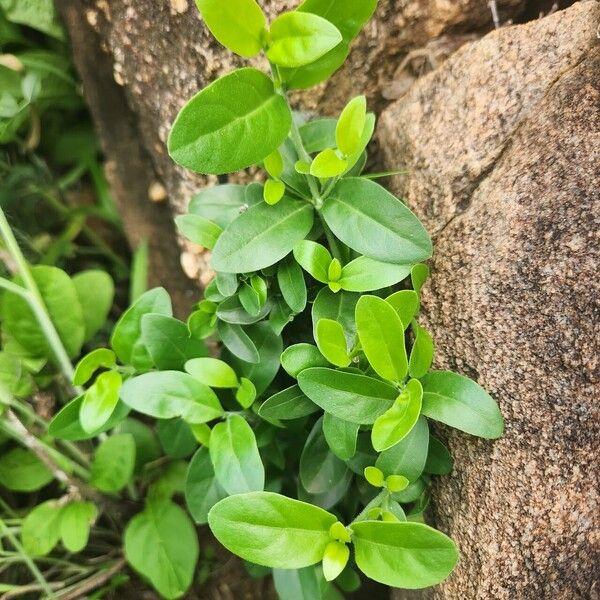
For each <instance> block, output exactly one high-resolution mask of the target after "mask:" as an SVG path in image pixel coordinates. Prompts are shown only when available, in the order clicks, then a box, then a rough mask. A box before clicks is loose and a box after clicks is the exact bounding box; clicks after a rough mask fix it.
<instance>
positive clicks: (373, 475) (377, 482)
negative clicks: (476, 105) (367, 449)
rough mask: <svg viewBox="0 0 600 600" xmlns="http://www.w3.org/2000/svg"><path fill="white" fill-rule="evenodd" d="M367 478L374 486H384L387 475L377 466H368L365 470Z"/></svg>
mask: <svg viewBox="0 0 600 600" xmlns="http://www.w3.org/2000/svg"><path fill="white" fill-rule="evenodd" d="M364 476H365V479H366V480H367V481H368V482H369V484H370V485H372V486H373V487H383V484H384V482H385V477H384V476H383V473H382V472H381V470H380V469H378V468H377V467H372V466H368V467H366V468H365V471H364Z"/></svg>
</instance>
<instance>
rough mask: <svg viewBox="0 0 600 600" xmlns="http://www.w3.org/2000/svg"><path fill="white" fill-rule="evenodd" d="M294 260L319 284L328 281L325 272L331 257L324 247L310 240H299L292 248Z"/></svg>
mask: <svg viewBox="0 0 600 600" xmlns="http://www.w3.org/2000/svg"><path fill="white" fill-rule="evenodd" d="M294 258H295V259H296V261H297V262H298V264H299V265H300V266H301V267H302V268H303V269H304V270H305V271H307V272H308V273H310V274H311V275H312V276H313V277H314V278H315V279H316V280H317V281H320V282H321V283H327V282H328V281H329V277H328V272H327V271H328V269H329V265H330V263H331V260H332V257H331V254H330V253H329V250H327V248H325V246H322V245H321V244H317V242H312V241H311V240H301V241H299V242H298V243H297V244H296V245H295V246H294Z"/></svg>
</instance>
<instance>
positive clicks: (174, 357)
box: [142, 314, 207, 370]
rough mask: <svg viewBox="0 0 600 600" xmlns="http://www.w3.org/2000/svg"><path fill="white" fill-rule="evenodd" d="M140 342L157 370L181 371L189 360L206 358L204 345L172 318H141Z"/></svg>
mask: <svg viewBox="0 0 600 600" xmlns="http://www.w3.org/2000/svg"><path fill="white" fill-rule="evenodd" d="M142 342H143V344H144V346H145V347H146V349H147V350H148V353H149V354H150V357H151V358H152V361H153V362H154V364H155V365H156V367H157V368H159V369H166V370H168V369H176V370H179V369H183V365H184V364H185V363H186V361H188V360H189V359H192V358H196V357H199V356H206V354H207V350H206V346H205V345H204V343H203V342H202V341H201V340H199V339H197V338H194V337H192V336H191V335H190V331H189V329H188V326H187V325H186V324H185V323H182V322H181V321H178V320H177V319H174V318H173V317H167V316H165V315H159V314H147V315H144V316H143V317H142Z"/></svg>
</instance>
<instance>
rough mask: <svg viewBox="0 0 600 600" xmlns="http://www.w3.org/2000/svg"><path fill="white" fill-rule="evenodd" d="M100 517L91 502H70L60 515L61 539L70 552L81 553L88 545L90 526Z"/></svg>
mask: <svg viewBox="0 0 600 600" xmlns="http://www.w3.org/2000/svg"><path fill="white" fill-rule="evenodd" d="M97 515H98V509H97V508H96V506H95V505H94V504H92V503H91V502H69V504H67V505H66V506H65V507H63V509H62V512H61V515H60V537H61V539H62V543H63V546H64V547H65V548H66V549H67V550H68V551H69V552H81V551H82V550H83V549H84V548H85V547H86V546H87V543H88V538H89V535H90V526H91V525H92V523H93V522H94V521H95V519H96V517H97Z"/></svg>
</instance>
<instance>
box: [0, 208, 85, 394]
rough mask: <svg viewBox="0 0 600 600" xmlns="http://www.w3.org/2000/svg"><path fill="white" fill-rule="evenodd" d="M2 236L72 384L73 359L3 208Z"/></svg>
mask: <svg viewBox="0 0 600 600" xmlns="http://www.w3.org/2000/svg"><path fill="white" fill-rule="evenodd" d="M0 235H1V236H2V238H3V239H4V243H5V244H6V248H7V249H8V251H9V252H10V254H11V256H12V257H13V260H14V261H15V263H16V264H17V268H18V270H19V273H20V275H21V278H22V279H23V284H24V287H25V289H26V290H27V300H28V302H29V306H30V307H31V310H32V311H33V312H34V314H35V316H36V318H37V320H38V322H39V324H40V327H41V329H42V331H43V332H44V335H45V336H46V339H47V341H48V344H49V345H50V348H51V349H52V352H53V354H54V356H55V358H56V362H57V363H58V365H59V367H60V369H61V370H62V372H63V374H64V375H65V377H66V378H67V381H69V382H71V381H72V380H73V373H74V370H73V365H72V364H71V359H70V358H69V355H68V354H67V351H66V350H65V347H64V346H63V343H62V340H61V339H60V336H59V335H58V332H57V331H56V328H55V327H54V323H52V319H51V318H50V315H49V314H48V309H47V308H46V305H45V304H44V300H43V298H42V295H41V294H40V291H39V289H38V287H37V284H36V282H35V280H34V278H33V276H32V275H31V271H30V269H29V265H28V264H27V261H26V260H25V257H24V256H23V253H22V252H21V248H20V247H19V244H18V243H17V240H16V238H15V236H14V234H13V232H12V229H11V228H10V225H9V223H8V220H7V219H6V215H5V214H4V211H3V210H2V208H0ZM75 391H76V392H77V393H81V392H82V391H83V390H82V389H81V388H78V387H75Z"/></svg>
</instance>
